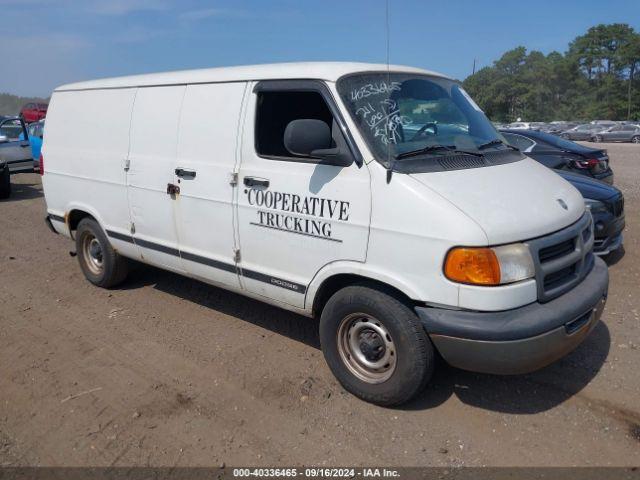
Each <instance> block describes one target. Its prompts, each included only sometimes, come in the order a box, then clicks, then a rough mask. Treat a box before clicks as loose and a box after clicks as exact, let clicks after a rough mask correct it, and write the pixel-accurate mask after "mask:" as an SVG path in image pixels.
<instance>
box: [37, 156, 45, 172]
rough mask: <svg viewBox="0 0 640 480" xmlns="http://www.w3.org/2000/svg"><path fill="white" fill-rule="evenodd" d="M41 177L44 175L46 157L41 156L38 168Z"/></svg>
mask: <svg viewBox="0 0 640 480" xmlns="http://www.w3.org/2000/svg"><path fill="white" fill-rule="evenodd" d="M38 170H39V172H40V175H44V157H43V156H42V154H40V167H39V168H38Z"/></svg>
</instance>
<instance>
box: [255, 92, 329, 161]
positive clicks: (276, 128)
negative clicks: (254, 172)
mask: <svg viewBox="0 0 640 480" xmlns="http://www.w3.org/2000/svg"><path fill="white" fill-rule="evenodd" d="M301 119H313V120H321V121H322V122H324V123H326V124H327V126H328V127H329V128H330V129H331V130H332V134H333V136H334V138H335V135H336V133H337V132H336V128H337V126H336V125H335V122H334V119H333V115H332V114H331V111H330V110H329V107H328V106H327V103H326V102H325V101H324V98H322V95H321V94H320V93H319V92H306V91H305V92H295V91H283V92H277V91H276V92H274V91H266V92H259V93H258V104H257V111H256V138H255V145H256V152H257V153H258V155H260V156H262V157H266V158H271V159H275V160H278V159H280V160H294V161H296V160H297V161H307V162H308V161H310V159H309V157H304V156H301V155H295V154H293V153H291V152H289V151H288V150H287V148H286V147H285V145H284V133H285V129H286V128H287V125H289V123H291V122H292V121H293V120H301ZM333 146H334V147H335V141H334V145H333Z"/></svg>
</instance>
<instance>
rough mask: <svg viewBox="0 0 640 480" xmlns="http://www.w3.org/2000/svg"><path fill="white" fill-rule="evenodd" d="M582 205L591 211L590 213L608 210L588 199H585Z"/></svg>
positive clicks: (602, 204) (599, 203)
mask: <svg viewBox="0 0 640 480" xmlns="http://www.w3.org/2000/svg"><path fill="white" fill-rule="evenodd" d="M584 204H585V205H586V207H587V208H588V209H589V210H591V213H604V212H606V211H607V210H608V209H607V206H606V205H605V204H604V203H602V202H600V201H598V200H591V199H590V198H585V199H584Z"/></svg>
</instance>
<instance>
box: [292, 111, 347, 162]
mask: <svg viewBox="0 0 640 480" xmlns="http://www.w3.org/2000/svg"><path fill="white" fill-rule="evenodd" d="M332 145H333V137H332V136H331V129H330V128H329V125H327V124H326V123H325V122H323V121H322V120H317V119H314V118H301V119H298V120H293V121H291V122H289V125H287V128H286V129H285V131H284V146H285V148H286V149H287V151H288V152H289V153H291V154H293V155H300V156H303V157H310V158H319V159H321V160H322V161H323V163H327V164H330V165H337V166H345V167H346V166H348V165H351V163H353V159H352V158H351V155H350V154H349V152H348V150H346V149H345V148H344V146H343V147H342V148H340V147H337V148H335V147H332Z"/></svg>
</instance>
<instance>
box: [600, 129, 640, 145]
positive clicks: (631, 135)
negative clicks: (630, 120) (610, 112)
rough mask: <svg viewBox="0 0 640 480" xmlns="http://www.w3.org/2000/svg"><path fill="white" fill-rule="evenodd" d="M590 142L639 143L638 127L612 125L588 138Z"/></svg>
mask: <svg viewBox="0 0 640 480" xmlns="http://www.w3.org/2000/svg"><path fill="white" fill-rule="evenodd" d="M590 140H591V141H592V142H598V143H600V142H633V143H640V126H638V125H632V124H627V125H614V126H613V127H610V128H607V129H606V130H602V131H599V132H596V133H593V134H592V135H591V137H590Z"/></svg>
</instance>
